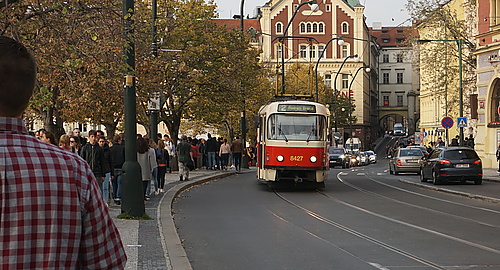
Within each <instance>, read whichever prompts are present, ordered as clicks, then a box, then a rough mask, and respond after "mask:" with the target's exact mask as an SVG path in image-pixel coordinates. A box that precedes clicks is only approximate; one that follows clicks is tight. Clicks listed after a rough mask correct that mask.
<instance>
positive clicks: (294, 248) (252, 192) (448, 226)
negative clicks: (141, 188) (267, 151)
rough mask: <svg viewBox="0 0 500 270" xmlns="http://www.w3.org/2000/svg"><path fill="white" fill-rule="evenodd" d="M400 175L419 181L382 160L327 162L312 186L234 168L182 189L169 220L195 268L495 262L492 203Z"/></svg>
mask: <svg viewBox="0 0 500 270" xmlns="http://www.w3.org/2000/svg"><path fill="white" fill-rule="evenodd" d="M401 180H406V181H414V182H419V180H418V176H417V175H416V174H415V175H411V174H407V175H397V176H396V175H390V174H389V173H388V172H387V162H386V161H380V162H378V163H377V164H372V165H369V166H364V167H357V168H354V169H332V170H330V177H329V179H328V182H327V183H326V188H325V189H322V190H321V191H315V190H272V189H270V188H269V187H268V186H267V185H263V184H260V183H259V182H258V181H257V180H256V178H255V175H254V174H248V173H247V174H239V175H235V176H232V177H230V178H225V179H220V180H218V181H214V182H210V183H207V184H204V185H202V186H198V187H195V188H192V189H190V190H188V191H185V192H184V193H182V194H181V195H180V197H179V198H178V199H177V200H176V201H175V203H174V208H173V209H174V218H175V224H176V226H177V227H178V233H179V235H180V238H181V240H182V241H183V245H184V248H185V250H186V253H187V255H188V258H189V260H190V262H191V264H192V267H193V269H196V270H197V269H357V270H359V269H412V270H413V269H500V240H499V239H500V204H497V203H492V202H486V201H481V200H474V199H470V198H466V197H461V196H456V195H452V194H447V193H443V192H439V191H435V190H430V189H424V188H421V187H418V186H414V185H410V184H408V183H404V182H401ZM429 185H431V184H430V183H429ZM451 188H460V189H464V190H467V189H485V190H486V189H487V190H488V191H489V192H490V191H491V192H492V193H495V192H496V194H500V184H499V183H492V182H483V185H481V186H474V185H460V186H459V185H452V186H451Z"/></svg>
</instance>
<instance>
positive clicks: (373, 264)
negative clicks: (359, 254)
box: [370, 263, 389, 270]
mask: <svg viewBox="0 0 500 270" xmlns="http://www.w3.org/2000/svg"><path fill="white" fill-rule="evenodd" d="M370 265H371V266H373V267H375V268H377V269H380V270H389V268H385V267H383V266H382V265H380V264H378V263H370Z"/></svg>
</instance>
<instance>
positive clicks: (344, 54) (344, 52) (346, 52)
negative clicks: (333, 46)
mask: <svg viewBox="0 0 500 270" xmlns="http://www.w3.org/2000/svg"><path fill="white" fill-rule="evenodd" d="M347 56H349V46H348V45H342V58H346V57H347Z"/></svg>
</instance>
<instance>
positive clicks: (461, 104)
mask: <svg viewBox="0 0 500 270" xmlns="http://www.w3.org/2000/svg"><path fill="white" fill-rule="evenodd" d="M432 41H443V42H456V43H457V46H458V80H459V83H458V95H459V96H460V97H459V105H458V106H459V115H460V117H463V116H464V97H463V78H462V77H463V74H462V65H463V64H462V46H463V41H462V40H461V39H419V40H417V42H418V43H428V42H432ZM447 113H448V112H447ZM460 146H464V128H463V127H460Z"/></svg>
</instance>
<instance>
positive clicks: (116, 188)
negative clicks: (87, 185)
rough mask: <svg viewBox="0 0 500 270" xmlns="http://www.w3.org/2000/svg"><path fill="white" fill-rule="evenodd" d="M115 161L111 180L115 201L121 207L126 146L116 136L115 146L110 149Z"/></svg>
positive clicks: (119, 137) (114, 138)
mask: <svg viewBox="0 0 500 270" xmlns="http://www.w3.org/2000/svg"><path fill="white" fill-rule="evenodd" d="M109 150H110V151H111V155H112V159H113V174H114V176H115V177H114V178H113V179H111V183H112V184H113V199H114V200H115V203H116V204H118V205H120V204H121V200H122V178H123V171H122V167H123V163H125V146H124V145H123V144H122V137H121V136H120V135H115V136H114V137H113V146H111V147H110V148H109Z"/></svg>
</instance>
